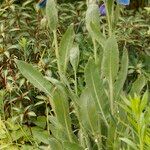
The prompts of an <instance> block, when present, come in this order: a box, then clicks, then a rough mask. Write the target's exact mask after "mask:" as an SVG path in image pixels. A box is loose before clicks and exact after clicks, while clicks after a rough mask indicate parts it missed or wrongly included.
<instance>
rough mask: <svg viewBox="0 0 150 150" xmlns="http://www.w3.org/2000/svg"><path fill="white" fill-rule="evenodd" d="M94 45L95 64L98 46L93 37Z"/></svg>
mask: <svg viewBox="0 0 150 150" xmlns="http://www.w3.org/2000/svg"><path fill="white" fill-rule="evenodd" d="M93 46H94V59H95V64H97V47H96V41H95V39H93Z"/></svg>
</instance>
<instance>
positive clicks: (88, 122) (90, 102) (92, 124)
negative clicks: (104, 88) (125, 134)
mask: <svg viewBox="0 0 150 150" xmlns="http://www.w3.org/2000/svg"><path fill="white" fill-rule="evenodd" d="M79 107H80V109H79V113H80V117H81V121H82V122H81V123H82V124H83V126H84V128H85V129H86V130H87V131H88V132H90V134H93V135H94V134H95V133H96V132H98V130H99V129H100V127H99V125H98V120H99V119H100V115H99V113H98V111H97V109H96V105H95V102H94V99H93V98H92V96H91V93H90V89H89V88H86V89H85V90H84V91H83V93H82V94H81V96H80V103H79Z"/></svg>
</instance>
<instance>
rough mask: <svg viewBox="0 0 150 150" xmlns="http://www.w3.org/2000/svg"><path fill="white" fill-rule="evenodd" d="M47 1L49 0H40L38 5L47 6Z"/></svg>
mask: <svg viewBox="0 0 150 150" xmlns="http://www.w3.org/2000/svg"><path fill="white" fill-rule="evenodd" d="M46 2H47V0H40V1H39V2H38V7H39V8H44V7H45V6H46Z"/></svg>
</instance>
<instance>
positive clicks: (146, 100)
mask: <svg viewBox="0 0 150 150" xmlns="http://www.w3.org/2000/svg"><path fill="white" fill-rule="evenodd" d="M148 98H149V94H148V91H146V92H145V93H144V95H143V97H142V100H141V104H140V109H141V111H143V110H144V109H145V108H146V107H147V103H148Z"/></svg>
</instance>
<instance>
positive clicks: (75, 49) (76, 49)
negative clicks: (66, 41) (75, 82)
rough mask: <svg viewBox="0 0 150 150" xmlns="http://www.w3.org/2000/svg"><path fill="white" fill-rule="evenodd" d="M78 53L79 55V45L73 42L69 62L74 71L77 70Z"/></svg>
mask: <svg viewBox="0 0 150 150" xmlns="http://www.w3.org/2000/svg"><path fill="white" fill-rule="evenodd" d="M79 55H80V51H79V46H78V44H75V45H73V46H72V48H71V50H70V63H71V65H72V67H73V69H74V70H75V71H76V70H77V67H78V64H79Z"/></svg>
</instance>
